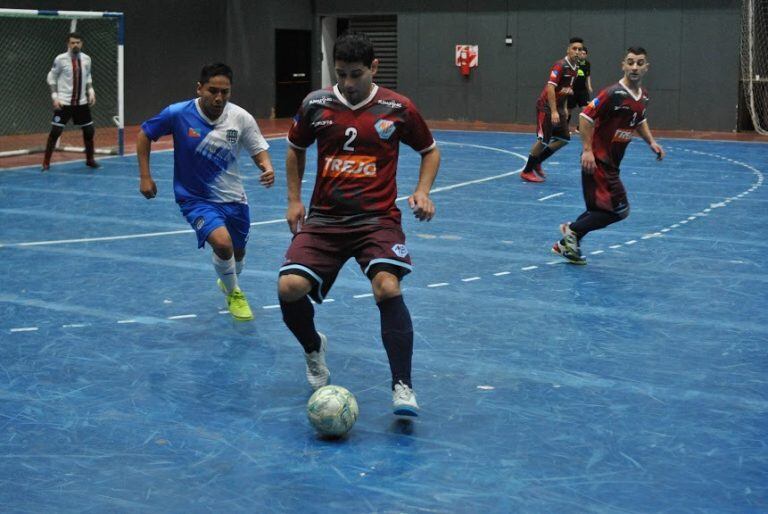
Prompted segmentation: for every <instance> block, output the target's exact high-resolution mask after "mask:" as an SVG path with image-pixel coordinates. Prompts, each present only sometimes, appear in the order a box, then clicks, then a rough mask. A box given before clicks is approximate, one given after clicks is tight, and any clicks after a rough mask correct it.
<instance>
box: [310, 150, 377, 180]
mask: <svg viewBox="0 0 768 514" xmlns="http://www.w3.org/2000/svg"><path fill="white" fill-rule="evenodd" d="M323 176H324V177H350V178H373V177H375V176H376V157H372V156H370V155H341V156H338V157H326V158H325V164H324V165H323Z"/></svg>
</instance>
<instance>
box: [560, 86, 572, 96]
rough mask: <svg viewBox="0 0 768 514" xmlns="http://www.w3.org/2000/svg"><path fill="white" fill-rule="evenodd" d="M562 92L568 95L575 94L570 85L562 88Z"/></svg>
mask: <svg viewBox="0 0 768 514" xmlns="http://www.w3.org/2000/svg"><path fill="white" fill-rule="evenodd" d="M560 94H561V95H566V96H569V95H572V94H573V89H571V88H569V87H564V88H563V89H561V90H560Z"/></svg>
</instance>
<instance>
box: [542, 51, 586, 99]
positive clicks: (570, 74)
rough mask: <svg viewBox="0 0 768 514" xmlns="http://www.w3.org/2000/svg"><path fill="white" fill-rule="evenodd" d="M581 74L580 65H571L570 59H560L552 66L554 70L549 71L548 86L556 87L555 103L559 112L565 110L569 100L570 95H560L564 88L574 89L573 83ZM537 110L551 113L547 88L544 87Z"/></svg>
mask: <svg viewBox="0 0 768 514" xmlns="http://www.w3.org/2000/svg"><path fill="white" fill-rule="evenodd" d="M578 73H579V65H578V64H576V63H574V64H571V63H570V62H569V61H568V59H565V58H563V59H560V60H559V61H557V62H556V63H555V64H553V65H552V69H551V70H550V71H549V81H547V85H549V84H552V85H553V86H555V102H556V104H557V110H558V111H564V110H565V102H566V101H567V100H568V95H563V94H561V93H560V91H562V89H563V88H564V87H570V88H573V81H574V80H576V77H577V76H578ZM536 108H537V109H538V110H540V111H549V101H547V86H544V89H543V90H542V92H541V94H540V95H539V99H538V100H537V101H536Z"/></svg>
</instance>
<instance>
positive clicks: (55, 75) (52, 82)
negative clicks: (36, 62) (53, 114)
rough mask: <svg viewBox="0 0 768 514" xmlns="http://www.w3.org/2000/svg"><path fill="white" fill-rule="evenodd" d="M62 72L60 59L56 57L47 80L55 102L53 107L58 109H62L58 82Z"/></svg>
mask: <svg viewBox="0 0 768 514" xmlns="http://www.w3.org/2000/svg"><path fill="white" fill-rule="evenodd" d="M60 73H61V68H59V62H58V60H56V59H54V61H53V67H51V71H49V72H48V76H47V77H46V82H48V88H49V89H50V90H51V101H52V102H53V108H54V109H57V110H58V109H61V102H59V87H58V84H57V82H58V80H59V74H60Z"/></svg>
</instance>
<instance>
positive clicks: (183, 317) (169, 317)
mask: <svg viewBox="0 0 768 514" xmlns="http://www.w3.org/2000/svg"><path fill="white" fill-rule="evenodd" d="M196 317H197V314H179V315H178V316H168V319H189V318H196Z"/></svg>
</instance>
